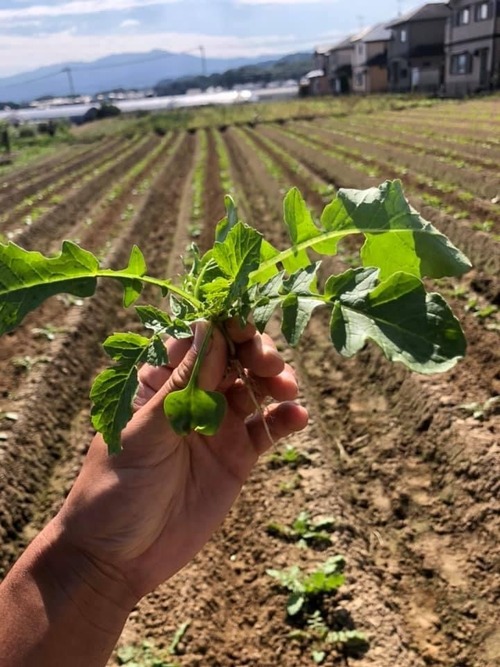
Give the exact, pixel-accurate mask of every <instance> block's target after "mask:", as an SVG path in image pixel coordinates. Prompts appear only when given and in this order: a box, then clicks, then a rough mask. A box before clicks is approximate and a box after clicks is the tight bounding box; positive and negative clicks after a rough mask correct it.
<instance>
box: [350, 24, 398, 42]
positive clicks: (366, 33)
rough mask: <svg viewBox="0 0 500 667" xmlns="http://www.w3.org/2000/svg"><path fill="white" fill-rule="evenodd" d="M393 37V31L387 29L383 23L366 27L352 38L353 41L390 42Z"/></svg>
mask: <svg viewBox="0 0 500 667" xmlns="http://www.w3.org/2000/svg"><path fill="white" fill-rule="evenodd" d="M390 39H391V31H390V30H387V28H386V27H385V25H384V24H383V23H377V25H374V26H370V27H369V28H364V29H363V30H361V32H358V34H357V35H354V37H353V38H352V41H353V42H388V41H389V40H390Z"/></svg>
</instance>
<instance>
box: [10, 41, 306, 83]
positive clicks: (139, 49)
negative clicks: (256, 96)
mask: <svg viewBox="0 0 500 667" xmlns="http://www.w3.org/2000/svg"><path fill="white" fill-rule="evenodd" d="M298 43H300V40H298V39H297V37H296V36H295V35H284V36H283V35H269V36H266V37H261V36H254V37H237V36H231V35H221V36H217V35H205V34H202V33H178V32H157V33H132V34H131V33H130V32H124V33H123V34H106V35H97V36H89V35H77V34H74V31H72V30H66V31H63V32H58V33H45V34H37V35H36V36H30V37H27V36H24V35H23V36H19V35H12V36H9V35H2V38H1V39H0V63H1V66H0V70H1V72H2V75H3V76H8V75H10V74H17V73H19V72H23V71H26V70H27V69H28V68H29V69H30V70H31V69H35V68H37V67H42V66H44V65H55V64H58V63H61V62H65V61H67V60H68V54H71V60H81V61H87V62H90V61H93V60H97V59H98V58H102V57H104V56H109V55H111V54H115V53H123V52H126V53H148V52H149V51H151V50H152V49H164V50H167V51H175V52H186V51H189V52H190V51H192V52H193V53H196V54H198V53H199V45H200V44H203V45H204V47H205V49H206V54H207V57H209V58H232V57H239V56H257V55H262V54H269V55H272V54H282V53H286V52H292V51H296V48H297V44H298ZM310 46H311V48H312V44H311V45H310ZM28 63H29V64H28Z"/></svg>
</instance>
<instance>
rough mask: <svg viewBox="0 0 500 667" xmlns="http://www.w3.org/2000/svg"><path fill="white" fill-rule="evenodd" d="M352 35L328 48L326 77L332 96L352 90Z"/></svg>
mask: <svg viewBox="0 0 500 667" xmlns="http://www.w3.org/2000/svg"><path fill="white" fill-rule="evenodd" d="M353 51H354V44H353V42H352V35H350V36H349V37H346V38H345V39H343V40H342V41H340V42H338V43H337V44H334V45H333V46H332V47H330V52H329V60H328V70H327V75H328V78H329V79H330V87H331V90H332V92H333V94H334V95H345V94H347V93H350V92H351V90H352V56H353Z"/></svg>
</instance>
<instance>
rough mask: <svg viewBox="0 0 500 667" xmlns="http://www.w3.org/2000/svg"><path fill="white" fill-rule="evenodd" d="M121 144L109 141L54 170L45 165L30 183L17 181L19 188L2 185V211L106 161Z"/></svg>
mask: <svg viewBox="0 0 500 667" xmlns="http://www.w3.org/2000/svg"><path fill="white" fill-rule="evenodd" d="M121 143H122V141H121V140H120V139H114V140H108V141H106V142H103V143H102V144H100V145H99V146H97V147H95V146H94V147H92V148H91V149H89V150H87V151H85V153H84V154H83V155H82V154H78V156H77V157H76V158H73V159H72V160H68V162H65V163H63V164H62V165H61V164H58V165H57V166H56V167H55V168H54V169H52V170H47V169H46V168H45V165H44V168H43V173H42V174H41V175H40V176H38V177H37V176H36V175H35V177H34V178H32V179H30V180H29V181H28V182H26V180H20V179H19V180H17V179H16V181H14V183H16V184H17V186H16V185H9V184H3V185H0V187H1V188H3V189H2V192H3V193H4V196H3V197H1V199H0V202H1V205H2V209H3V210H4V211H8V210H9V209H11V208H13V207H15V206H16V205H18V204H19V203H20V202H22V201H23V200H24V199H26V198H28V197H31V196H35V195H36V193H37V192H39V191H41V190H43V189H44V188H46V187H47V186H48V185H50V184H52V183H53V182H54V181H57V180H58V179H60V178H61V177H64V176H65V175H66V174H68V173H69V172H72V171H77V170H79V169H81V168H82V167H84V166H85V165H86V164H87V163H94V162H99V160H101V158H103V159H106V158H107V157H108V156H109V154H110V153H112V151H113V150H114V149H115V148H117V147H118V146H120V145H121Z"/></svg>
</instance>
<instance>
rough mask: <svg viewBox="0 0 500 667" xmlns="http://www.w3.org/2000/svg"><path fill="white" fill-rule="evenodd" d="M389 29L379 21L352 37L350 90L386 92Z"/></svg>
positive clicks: (354, 91) (355, 91)
mask: <svg viewBox="0 0 500 667" xmlns="http://www.w3.org/2000/svg"><path fill="white" fill-rule="evenodd" d="M390 39H391V31H390V30H388V29H387V28H386V27H385V26H384V24H382V23H379V24H377V25H375V26H372V27H371V28H365V29H364V30H362V31H361V32H360V33H358V34H357V35H355V36H354V37H353V38H352V40H351V41H352V44H353V46H354V49H353V52H352V92H353V93H385V92H387V47H388V44H389V41H390Z"/></svg>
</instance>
